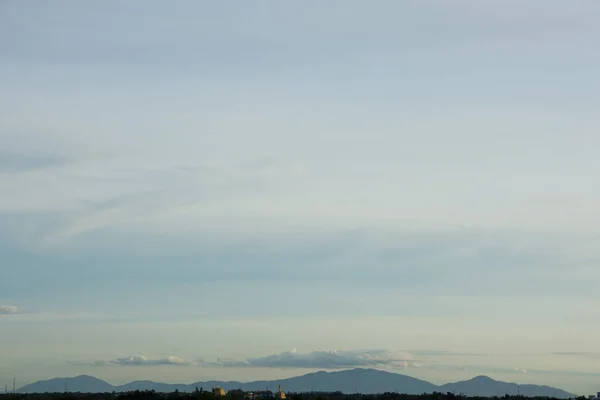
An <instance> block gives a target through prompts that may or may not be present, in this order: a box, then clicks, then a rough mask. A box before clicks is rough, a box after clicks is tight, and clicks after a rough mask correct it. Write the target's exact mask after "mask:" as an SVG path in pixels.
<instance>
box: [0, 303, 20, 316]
mask: <svg viewBox="0 0 600 400" xmlns="http://www.w3.org/2000/svg"><path fill="white" fill-rule="evenodd" d="M21 313H22V311H21V309H20V308H19V307H17V306H7V305H0V315H15V314H21Z"/></svg>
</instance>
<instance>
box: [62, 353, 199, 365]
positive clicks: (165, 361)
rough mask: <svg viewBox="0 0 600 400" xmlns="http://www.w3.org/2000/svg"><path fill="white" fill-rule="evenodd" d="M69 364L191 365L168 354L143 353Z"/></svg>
mask: <svg viewBox="0 0 600 400" xmlns="http://www.w3.org/2000/svg"><path fill="white" fill-rule="evenodd" d="M69 364H72V365H90V366H102V365H123V366H158V365H188V366H189V365H192V363H190V362H188V361H186V360H184V359H182V358H179V357H176V356H168V357H165V358H159V359H150V358H147V357H146V356H143V355H139V354H137V355H133V356H128V357H121V358H116V359H114V360H94V361H71V362H69Z"/></svg>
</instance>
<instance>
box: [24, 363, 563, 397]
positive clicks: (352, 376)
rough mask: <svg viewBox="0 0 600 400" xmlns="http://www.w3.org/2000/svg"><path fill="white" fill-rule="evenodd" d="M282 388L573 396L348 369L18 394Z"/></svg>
mask: <svg viewBox="0 0 600 400" xmlns="http://www.w3.org/2000/svg"><path fill="white" fill-rule="evenodd" d="M278 385H281V386H282V387H283V388H284V390H285V391H287V392H334V391H340V392H344V393H356V392H359V393H364V394H375V393H384V392H398V393H406V394H422V393H432V392H444V393H445V392H453V393H456V394H465V395H467V396H483V397H492V396H504V395H505V394H517V393H521V394H522V395H524V396H549V397H557V398H571V397H575V395H573V394H571V393H568V392H566V391H564V390H561V389H556V388H552V387H549V386H538V385H517V384H516V383H508V382H501V381H496V380H493V379H491V378H488V377H486V376H477V377H475V378H473V379H470V380H467V381H461V382H455V383H447V384H445V385H441V386H437V385H434V384H433V383H430V382H427V381H423V380H420V379H417V378H413V377H410V376H407V375H402V374H395V373H390V372H386V371H380V370H376V369H361V368H357V369H350V370H344V371H337V372H323V371H321V372H314V373H310V374H306V375H301V376H296V377H293V378H287V379H281V380H273V381H255V382H235V381H229V382H221V381H208V382H195V383H192V384H168V383H159V382H153V381H135V382H131V383H128V384H125V385H121V386H113V385H111V384H110V383H108V382H105V381H103V380H100V379H97V378H94V377H92V376H88V375H80V376H76V377H74V378H55V379H50V380H46V381H38V382H35V383H32V384H29V385H26V386H23V387H22V388H20V389H19V390H18V391H19V393H44V392H64V391H65V387H66V388H67V390H68V391H70V392H113V391H115V392H124V391H128V390H155V391H157V392H173V391H175V390H176V389H177V390H179V391H180V392H191V391H193V390H195V388H196V387H198V388H204V389H210V388H212V387H214V386H220V387H222V388H224V389H225V390H232V389H242V390H247V391H256V390H264V389H270V390H275V389H276V388H277V386H278Z"/></svg>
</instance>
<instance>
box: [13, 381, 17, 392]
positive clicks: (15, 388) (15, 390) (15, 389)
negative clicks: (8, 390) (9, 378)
mask: <svg viewBox="0 0 600 400" xmlns="http://www.w3.org/2000/svg"><path fill="white" fill-rule="evenodd" d="M13 393H17V378H13Z"/></svg>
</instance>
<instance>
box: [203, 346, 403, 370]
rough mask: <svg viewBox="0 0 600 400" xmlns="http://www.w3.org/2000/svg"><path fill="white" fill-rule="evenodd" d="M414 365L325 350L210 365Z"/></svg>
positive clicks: (380, 353) (382, 354) (393, 356)
mask: <svg viewBox="0 0 600 400" xmlns="http://www.w3.org/2000/svg"><path fill="white" fill-rule="evenodd" d="M412 363H414V360H413V359H412V356H411V355H410V354H407V353H394V352H391V351H388V350H363V351H361V350H358V351H355V350H353V351H348V350H332V351H329V350H323V351H313V352H310V353H298V352H296V350H295V349H294V350H291V351H287V352H283V353H279V354H273V355H268V356H263V357H249V358H246V359H245V360H232V359H222V358H219V359H218V360H217V361H216V362H208V363H207V362H205V363H204V364H208V365H218V366H223V367H238V368H239V367H261V368H320V369H340V368H351V367H377V366H380V367H381V366H404V367H408V366H409V365H410V364H412Z"/></svg>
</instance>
